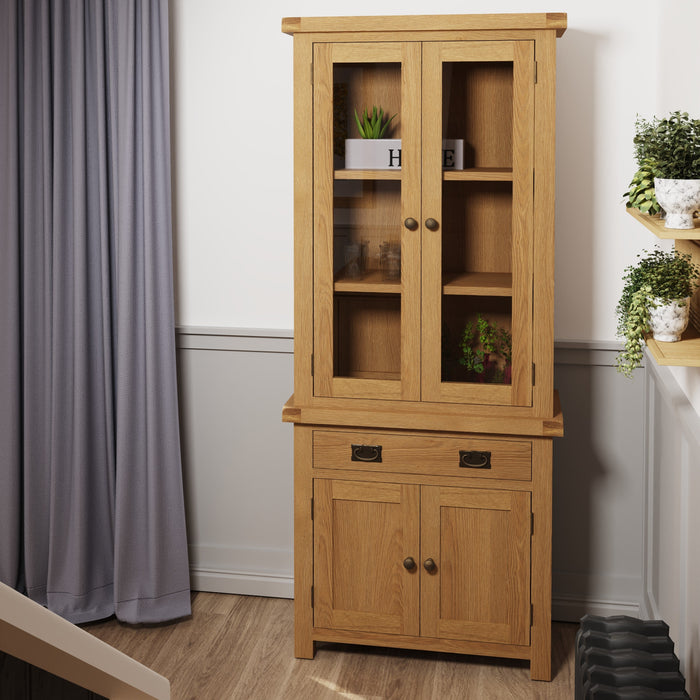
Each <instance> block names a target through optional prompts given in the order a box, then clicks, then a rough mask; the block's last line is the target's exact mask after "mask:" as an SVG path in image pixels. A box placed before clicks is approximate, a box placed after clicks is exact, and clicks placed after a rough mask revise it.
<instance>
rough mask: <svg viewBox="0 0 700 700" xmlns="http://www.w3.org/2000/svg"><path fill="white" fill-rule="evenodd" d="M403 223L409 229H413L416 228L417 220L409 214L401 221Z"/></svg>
mask: <svg viewBox="0 0 700 700" xmlns="http://www.w3.org/2000/svg"><path fill="white" fill-rule="evenodd" d="M403 225H404V226H405V227H406V228H407V229H408V230H409V231H415V230H416V229H417V228H418V222H417V221H416V220H415V219H414V218H413V217H411V216H409V217H408V219H406V220H405V221H404V222H403Z"/></svg>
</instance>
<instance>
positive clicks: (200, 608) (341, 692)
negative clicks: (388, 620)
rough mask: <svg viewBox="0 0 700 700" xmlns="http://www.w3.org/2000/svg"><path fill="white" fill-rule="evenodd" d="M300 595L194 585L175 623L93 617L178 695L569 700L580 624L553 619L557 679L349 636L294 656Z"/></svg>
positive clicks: (505, 664) (102, 632)
mask: <svg viewBox="0 0 700 700" xmlns="http://www.w3.org/2000/svg"><path fill="white" fill-rule="evenodd" d="M293 616H294V609H293V601H291V600H287V599H281V598H257V597H253V596H236V595H226V594H219V593H193V594H192V616H191V617H190V618H188V619H186V620H183V621H181V622H177V623H173V624H169V625H145V626H131V625H124V624H122V623H120V622H118V621H117V620H114V619H111V620H107V621H105V622H99V623H93V624H90V625H85V626H84V628H85V629H86V630H87V631H88V632H91V633H92V634H94V635H95V636H96V637H99V638H100V639H102V640H104V641H105V642H108V643H109V644H111V645H112V646H114V647H116V648H117V649H120V650H121V651H123V652H125V653H127V654H129V655H130V656H132V657H134V658H135V659H137V660H138V661H140V662H141V663H143V664H145V665H146V666H149V667H150V668H152V669H153V670H155V671H157V672H158V673H160V674H162V675H164V676H166V677H167V678H169V679H170V685H171V692H172V698H173V700H185V699H187V700H192V699H194V700H239V699H243V698H245V699H246V700H341V699H343V700H431V699H432V698H435V699H436V700H452V699H454V700H457V699H459V700H470V699H474V700H511V699H512V700H530V699H531V700H568V699H569V698H573V697H574V675H573V670H574V636H575V634H576V629H577V625H574V624H565V623H555V624H554V627H553V630H552V645H553V650H552V663H553V673H554V679H553V680H552V682H551V683H542V682H537V681H530V670H529V664H528V663H527V662H524V661H518V660H503V659H489V658H480V657H474V656H461V655H458V654H438V653H429V652H418V651H402V650H396V649H381V648H373V647H360V646H349V645H342V644H324V645H317V652H316V657H315V658H314V659H313V660H304V659H295V658H294V645H293Z"/></svg>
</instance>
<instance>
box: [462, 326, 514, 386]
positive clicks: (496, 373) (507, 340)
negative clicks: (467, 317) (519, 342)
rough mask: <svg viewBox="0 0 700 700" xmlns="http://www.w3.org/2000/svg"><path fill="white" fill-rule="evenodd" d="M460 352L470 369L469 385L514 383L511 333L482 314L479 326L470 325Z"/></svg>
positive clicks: (463, 364) (464, 363)
mask: <svg viewBox="0 0 700 700" xmlns="http://www.w3.org/2000/svg"><path fill="white" fill-rule="evenodd" d="M459 348H460V351H461V355H460V357H459V364H460V365H462V366H463V367H465V368H466V370H467V376H468V380H469V381H477V382H487V383H490V384H510V383H511V366H512V359H513V338H512V336H511V333H510V331H508V330H507V329H505V328H501V327H500V326H498V325H497V324H495V323H492V322H491V321H488V320H487V319H485V318H484V317H483V316H482V315H481V314H479V315H478V316H477V319H476V323H474V322H473V321H468V322H467V323H466V325H465V327H464V331H463V332H462V337H461V339H460V344H459Z"/></svg>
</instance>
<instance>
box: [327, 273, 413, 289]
mask: <svg viewBox="0 0 700 700" xmlns="http://www.w3.org/2000/svg"><path fill="white" fill-rule="evenodd" d="M333 291H335V292H350V293H355V294H360V293H364V294H367V293H369V294H399V293H400V292H401V280H398V279H397V280H386V279H384V275H383V274H382V272H380V271H379V270H370V271H369V272H366V273H365V274H364V275H363V276H362V277H360V278H350V277H344V276H343V274H342V272H341V274H340V275H339V276H338V277H337V278H336V280H335V282H334V283H333Z"/></svg>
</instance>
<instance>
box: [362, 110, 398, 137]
mask: <svg viewBox="0 0 700 700" xmlns="http://www.w3.org/2000/svg"><path fill="white" fill-rule="evenodd" d="M395 116H396V114H394V115H393V116H391V117H389V116H386V117H385V115H384V110H383V109H378V108H377V106H376V105H375V106H374V107H372V113H371V114H370V113H369V112H368V111H367V108H366V107H365V110H364V112H363V113H362V118H360V116H359V115H358V114H357V110H355V122H356V123H357V128H358V130H359V132H360V136H362V138H363V139H381V138H383V137H384V134H385V133H386V131H387V129H388V128H389V124H391V121H392V120H393V119H394V117H395Z"/></svg>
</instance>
